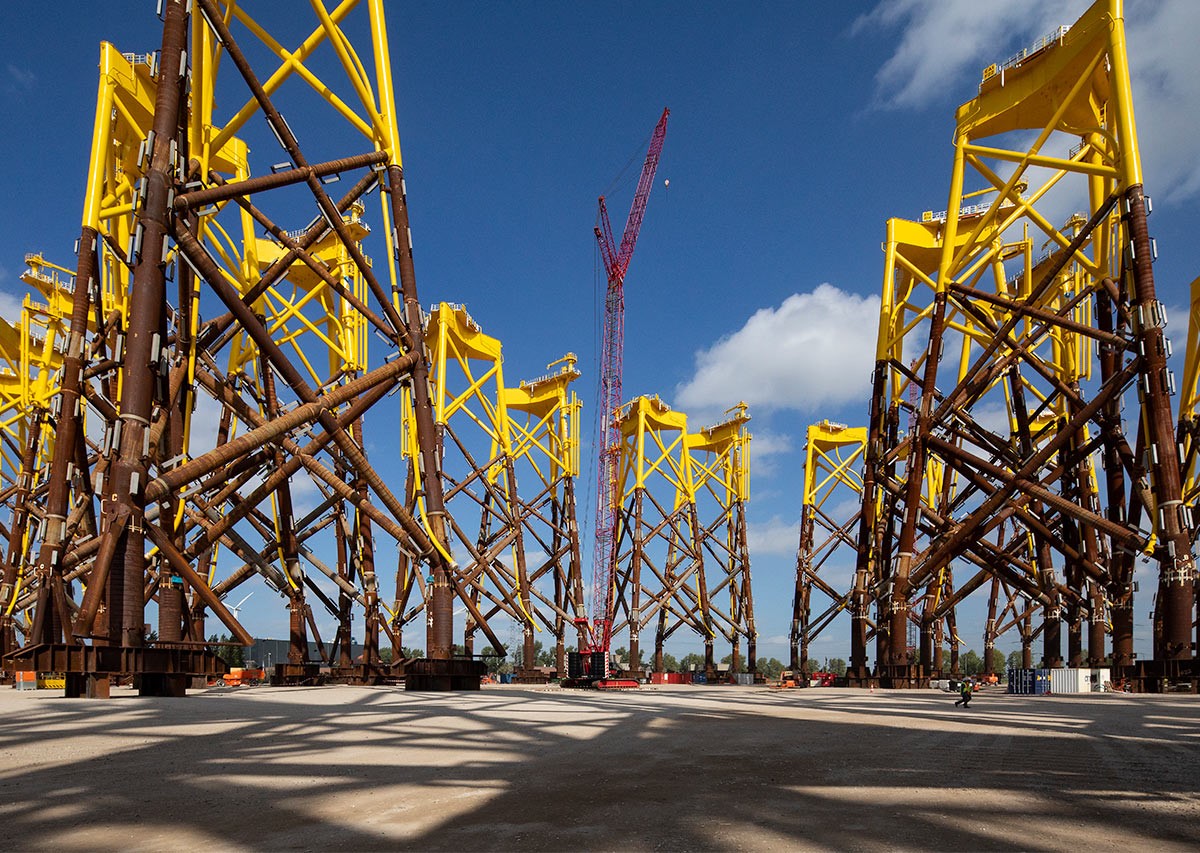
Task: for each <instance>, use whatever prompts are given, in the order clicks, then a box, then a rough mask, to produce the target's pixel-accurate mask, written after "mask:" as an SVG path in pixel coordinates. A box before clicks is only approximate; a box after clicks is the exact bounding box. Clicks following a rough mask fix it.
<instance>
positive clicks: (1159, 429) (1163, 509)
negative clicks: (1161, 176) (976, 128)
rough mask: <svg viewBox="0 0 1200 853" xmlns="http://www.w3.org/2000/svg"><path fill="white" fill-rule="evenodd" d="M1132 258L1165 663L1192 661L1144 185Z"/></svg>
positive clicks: (1178, 489)
mask: <svg viewBox="0 0 1200 853" xmlns="http://www.w3.org/2000/svg"><path fill="white" fill-rule="evenodd" d="M1122 214H1123V216H1124V218H1125V219H1126V224H1127V227H1128V230H1129V251H1130V253H1131V254H1132V256H1133V257H1132V261H1133V264H1132V273H1133V297H1134V313H1135V315H1136V316H1138V317H1139V318H1140V321H1139V322H1135V324H1134V330H1133V331H1134V334H1135V336H1136V337H1137V339H1138V342H1139V344H1140V345H1141V346H1140V351H1141V352H1142V353H1143V355H1142V358H1143V364H1142V370H1141V374H1140V376H1139V377H1138V378H1139V382H1138V390H1139V398H1140V399H1141V403H1142V417H1143V422H1144V424H1145V435H1146V437H1147V439H1148V443H1149V446H1148V448H1147V450H1148V451H1149V452H1148V453H1147V456H1148V457H1149V459H1150V466H1149V467H1150V478H1151V489H1152V491H1153V494H1154V498H1155V507H1156V510H1155V511H1156V513H1157V517H1156V518H1154V519H1152V521H1153V525H1154V530H1155V531H1156V532H1157V534H1158V537H1159V538H1158V542H1159V545H1158V547H1157V553H1156V557H1157V559H1158V563H1159V581H1158V602H1157V604H1156V605H1155V611H1156V613H1158V614H1160V615H1161V618H1162V629H1163V633H1162V643H1163V645H1162V650H1161V654H1162V656H1163V662H1164V663H1166V662H1176V661H1191V660H1193V654H1192V610H1193V605H1194V601H1195V589H1194V587H1195V582H1196V562H1195V559H1194V558H1193V557H1192V551H1191V542H1190V541H1189V536H1188V530H1187V526H1186V525H1185V524H1184V523H1183V514H1182V511H1183V502H1182V500H1181V498H1182V491H1183V487H1182V478H1181V474H1180V470H1179V454H1178V452H1177V451H1176V446H1175V419H1174V417H1173V416H1172V414H1171V397H1170V391H1169V390H1168V384H1167V382H1168V379H1167V354H1166V345H1165V342H1164V336H1163V331H1162V326H1163V325H1164V324H1165V319H1164V318H1162V312H1161V308H1160V303H1159V302H1158V299H1157V297H1156V295H1155V290H1154V271H1153V269H1152V268H1151V263H1152V262H1153V260H1154V258H1153V256H1152V248H1151V245H1150V235H1149V232H1148V231H1147V230H1146V199H1145V195H1144V194H1143V191H1142V185H1141V184H1134V185H1133V186H1131V187H1129V188H1128V189H1127V190H1126V191H1125V199H1124V210H1123V212H1122Z"/></svg>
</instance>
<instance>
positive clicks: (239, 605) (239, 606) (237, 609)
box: [229, 590, 254, 619]
mask: <svg viewBox="0 0 1200 853" xmlns="http://www.w3.org/2000/svg"><path fill="white" fill-rule="evenodd" d="M251 595H254V591H253V590H251V591H250V592H249V593H248V594H247V595H246V598H243V599H242V600H241V601H239V602H238V603H237V604H235V605H233V607H230V608H229V611H230V612H231V613H232V614H233V618H234V619H237V618H238V614H239V613H241V612H242V605H243V604H245V603H246V601H247V599H249V598H250V596H251Z"/></svg>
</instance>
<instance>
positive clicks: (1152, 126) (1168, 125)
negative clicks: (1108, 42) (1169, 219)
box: [1125, 0, 1200, 201]
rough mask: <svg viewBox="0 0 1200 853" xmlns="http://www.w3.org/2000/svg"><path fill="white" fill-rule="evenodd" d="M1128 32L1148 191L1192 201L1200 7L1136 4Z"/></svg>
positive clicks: (1198, 189) (1197, 184) (1198, 170)
mask: <svg viewBox="0 0 1200 853" xmlns="http://www.w3.org/2000/svg"><path fill="white" fill-rule="evenodd" d="M1125 27H1126V35H1127V37H1128V41H1129V64H1130V76H1131V77H1132V81H1133V99H1134V113H1135V114H1136V116H1137V119H1138V144H1139V146H1140V147H1141V152H1142V164H1143V168H1144V170H1145V173H1146V187H1147V189H1149V190H1150V191H1151V192H1152V193H1154V192H1157V193H1159V194H1161V195H1162V197H1163V199H1164V200H1169V201H1182V200H1184V199H1187V198H1192V197H1194V196H1195V195H1197V194H1198V193H1200V156H1198V155H1200V150H1198V148H1200V143H1197V140H1198V139H1200V74H1197V73H1196V33H1198V32H1200V4H1197V3H1195V2H1192V0H1174V2H1170V1H1169V2H1165V3H1154V4H1151V3H1146V2H1139V3H1130V4H1129V5H1128V6H1127V7H1126V9H1125Z"/></svg>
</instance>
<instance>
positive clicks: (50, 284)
mask: <svg viewBox="0 0 1200 853" xmlns="http://www.w3.org/2000/svg"><path fill="white" fill-rule="evenodd" d="M362 5H363V6H364V7H365V11H362V10H360V12H359V13H357V14H359V19H358V20H354V19H353V15H352V14H351V13H352V11H353V10H354V8H355V6H356V4H354V3H347V4H342V5H340V6H338V7H337V9H335V10H333V11H328V10H326V9H325V7H324V5H323V4H322V3H320V2H314V3H313V4H312V7H313V9H314V10H315V16H314V18H313V21H312V25H311V31H310V34H309V35H308V36H307V38H305V39H304V40H303V42H302V43H301V44H299V45H298V46H296V47H295V49H294V50H292V51H290V52H289V51H285V50H284V49H283V48H282V47H280V44H281V42H282V39H276V38H273V37H272V36H271V35H269V33H268V28H267V27H266V26H264V25H263V24H262V23H261V22H257V21H254V20H253V19H252V18H251V17H250V16H249V15H248V14H247V12H246V11H245V10H243V9H241V8H240V7H238V6H237V5H236V4H234V3H232V2H218V0H195V3H194V4H193V3H192V2H185V0H168V2H166V3H165V6H164V10H163V20H164V24H163V38H162V44H161V49H160V50H159V51H158V52H156V53H152V54H148V55H133V54H121V53H120V52H118V51H117V50H116V49H115V48H114V47H113V46H112V45H108V44H104V45H102V47H101V79H100V87H99V93H98V98H97V109H96V124H95V130H94V136H93V142H92V154H91V160H90V163H89V170H88V184H87V190H86V195H85V203H84V214H83V223H82V225H83V227H82V232H81V235H80V239H79V245H78V261H77V267H76V270H75V272H74V279H73V284H72V283H71V282H70V277H69V275H67V274H65V273H66V271H63V270H61V269H59V270H55V269H54V268H53V266H52V265H49V264H47V263H46V262H44V261H43V260H42V259H41V258H40V256H35V257H33V258H31V259H29V263H30V271H29V273H28V274H27V278H26V280H27V281H29V282H30V284H31V285H34V286H37V287H38V288H39V289H40V290H41V291H42V293H43V294H44V295H45V297H46V298H47V300H48V302H49V304H48V305H36V304H34V305H30V304H27V306H26V309H25V315H24V317H23V318H22V320H21V322H20V326H19V327H18V326H17V325H16V324H14V325H8V324H6V325H5V326H4V327H3V328H0V349H2V350H3V356H4V358H5V359H6V361H7V362H8V365H9V368H10V369H9V370H8V371H6V373H8V374H11V377H7V376H6V379H5V383H3V389H2V390H3V392H4V397H3V400H2V401H0V402H2V403H3V405H4V407H5V409H4V414H5V418H6V420H5V422H4V429H3V440H4V458H3V464H2V465H0V470H2V474H3V477H4V483H3V489H4V491H3V497H4V499H5V501H6V503H7V505H8V506H9V507H10V508H11V510H12V515H11V518H10V519H7V520H8V522H9V526H8V528H7V530H5V531H4V532H5V535H6V536H7V537H8V543H9V544H8V549H7V553H6V560H5V564H4V578H3V587H2V589H0V603H2V604H3V624H2V625H0V642H2V643H3V652H4V653H5V654H6V655H7V656H8V657H7V658H6V668H8V669H10V670H11V669H19V670H30V669H32V670H38V671H55V672H64V673H65V674H66V681H67V693H68V695H85V694H86V695H94V696H103V695H107V692H108V686H109V683H110V676H135V677H136V683H137V684H138V685H139V686H140V689H141V691H142V692H143V693H145V694H172V695H178V694H180V693H182V691H183V690H184V688H185V687H186V685H187V683H188V682H189V679H190V678H191V677H193V676H200V675H210V674H216V673H219V672H221V671H223V664H222V663H221V662H220V661H219V660H218V659H217V658H216V657H215V656H214V655H213V653H212V651H211V649H210V648H208V647H206V644H205V632H206V621H207V620H208V619H209V617H210V615H211V616H212V617H215V618H216V620H217V621H218V622H220V623H221V625H222V630H224V631H227V632H228V633H229V634H230V635H231V636H232V638H233V639H234V641H235V642H239V643H244V644H249V643H250V642H251V637H250V636H249V634H248V633H247V632H246V630H245V629H244V628H243V627H242V626H241V625H240V624H239V623H238V621H237V619H236V618H235V617H234V615H233V613H231V612H230V609H229V608H228V607H227V606H226V605H225V604H224V603H223V599H224V597H225V596H226V595H228V594H230V593H231V592H232V591H233V590H234V589H236V588H237V587H238V586H239V585H240V584H242V583H244V582H245V581H246V580H247V579H248V578H251V577H254V576H256V575H257V576H262V577H263V578H265V580H266V582H267V583H268V584H269V585H271V586H272V587H274V588H275V589H276V590H278V591H279V592H280V593H281V594H282V595H283V596H284V597H285V599H286V601H287V606H288V608H289V610H290V614H291V615H290V625H291V651H290V653H289V659H288V661H287V662H286V663H282V664H280V665H279V666H277V667H276V672H275V673H274V676H275V679H276V681H277V682H289V683H313V682H314V681H315V680H317V679H318V678H319V677H320V676H319V674H318V663H317V662H315V661H310V660H309V659H308V641H309V637H310V635H315V632H316V629H317V620H316V619H315V618H314V615H313V612H312V607H311V606H310V601H312V600H313V599H318V600H319V605H320V606H322V607H324V608H325V609H326V610H327V611H328V612H329V613H330V614H332V615H334V616H335V617H336V619H337V622H338V626H339V627H338V629H337V634H336V636H335V637H334V638H333V639H334V646H335V648H334V649H333V650H332V652H327V651H325V650H324V643H321V638H320V637H319V635H315V636H314V639H316V640H317V641H318V642H319V643H321V646H322V652H323V655H324V657H325V659H326V660H327V661H328V662H330V663H333V664H335V673H338V672H339V670H340V674H341V675H343V676H345V677H352V678H356V679H364V680H379V679H381V678H385V677H387V676H389V675H391V674H396V673H398V672H403V671H404V669H403V667H402V666H401V667H396V668H389V667H386V666H384V665H383V664H382V663H381V660H380V655H379V635H380V632H381V630H382V631H384V632H386V633H388V634H389V635H390V636H391V639H392V641H393V647H394V650H395V652H396V654H397V656H399V654H400V650H401V647H400V635H399V628H400V627H401V625H402V624H403V618H402V615H401V614H398V613H396V612H395V611H393V614H392V618H390V619H389V618H385V616H384V615H383V613H382V611H381V598H382V590H381V589H380V584H379V582H378V580H377V568H376V565H375V561H376V546H375V539H376V538H377V537H379V536H381V535H382V536H383V537H384V538H385V540H387V541H390V542H394V543H395V547H396V548H397V549H398V551H399V553H400V555H401V556H402V561H401V565H402V567H403V566H408V567H412V566H419V567H420V568H418V569H417V570H416V571H417V573H418V574H420V575H421V577H423V578H425V577H427V578H428V583H425V584H423V585H422V586H423V589H424V599H423V601H422V604H423V606H424V610H425V613H426V622H427V636H426V645H427V654H426V657H427V660H423V661H419V662H410V665H409V667H408V675H409V686H410V687H411V686H418V687H420V686H424V687H433V688H449V687H471V686H475V687H477V686H478V676H479V674H480V673H481V672H482V664H481V663H480V662H478V661H473V660H466V659H455V658H454V657H453V651H454V649H453V638H452V631H453V607H454V599H455V598H456V597H458V598H459V599H460V600H461V601H462V602H464V604H465V605H466V606H467V607H468V608H469V609H471V611H472V614H473V615H474V616H475V617H476V620H477V622H478V625H479V627H480V628H481V629H483V630H485V631H487V630H488V629H487V626H486V619H485V618H484V617H483V616H482V615H480V614H479V613H478V610H477V608H475V607H474V603H473V597H477V595H476V594H473V593H472V592H471V591H470V590H469V589H468V588H467V585H465V584H464V583H463V581H462V578H461V573H460V569H459V567H458V566H457V565H456V564H455V563H454V561H453V560H452V559H451V557H450V551H449V541H450V540H449V527H450V519H449V518H448V516H447V514H446V512H445V506H444V504H445V499H444V495H443V488H442V476H441V471H440V467H439V460H438V440H439V435H438V429H437V427H436V425H435V422H434V412H433V407H432V404H431V400H430V388H431V384H430V381H429V370H428V366H427V363H426V359H425V357H424V354H425V352H426V350H425V342H424V336H425V330H424V319H425V318H424V317H423V315H422V312H421V309H420V303H419V301H418V297H417V290H416V281H415V277H414V271H413V259H412V248H411V239H410V231H409V225H408V208H407V205H406V200H405V186H404V171H403V167H402V162H401V156H400V147H399V132H398V125H397V117H396V109H395V99H394V96H393V91H392V81H391V72H390V60H389V56H388V38H387V30H386V26H385V22H384V14H383V7H384V4H383V2H382V0H366V2H364V3H363V4H362ZM294 23H295V22H292V21H289V24H294ZM352 23H353V25H354V27H353V31H354V32H363V31H366V32H368V33H369V49H370V51H371V53H370V55H369V56H368V57H366V58H365V59H366V61H364V58H360V57H359V55H358V54H357V53H356V52H355V50H354V47H353V44H352V41H351V39H350V38H349V37H348V36H347V31H346V30H344V29H343V26H349V25H350V24H352ZM251 57H254V59H253V60H252V59H251ZM264 57H265V59H264ZM218 67H219V68H220V69H221V76H220V79H218V75H217V69H218ZM314 93H315V95H314ZM218 94H219V96H220V97H219V100H220V102H221V103H222V104H224V105H226V106H227V107H229V106H231V105H232V106H233V107H234V109H233V111H232V112H228V113H227V114H223V115H218V114H217V111H216V107H215V105H216V103H217V101H218ZM314 105H315V106H314ZM284 106H289V108H291V109H292V110H293V111H291V112H290V114H291V115H292V117H293V118H292V120H293V122H295V123H296V124H297V127H299V126H300V118H301V117H304V123H305V124H306V125H307V126H308V127H309V130H310V132H311V131H316V130H319V131H320V132H319V133H317V132H312V133H311V135H312V136H313V138H314V139H316V140H317V143H316V146H317V147H319V148H320V150H319V151H315V150H312V149H311V148H302V147H301V145H300V143H299V141H298V139H297V135H296V134H295V133H294V132H293V129H292V126H291V125H290V124H289V122H288V121H286V120H285V119H284V117H283V115H282V113H281V112H280V109H281V108H282V107H284ZM258 116H261V119H260V120H265V122H266V125H267V127H268V129H269V130H270V132H271V136H273V137H274V141H275V142H277V143H278V145H279V147H280V148H281V149H282V153H281V154H275V155H273V157H274V160H276V161H279V160H280V158H282V162H274V163H273V164H271V166H270V168H269V169H268V168H266V167H265V165H264V166H261V167H260V169H261V171H262V172H263V173H262V174H260V175H257V176H251V170H250V164H249V160H248V146H247V144H246V142H244V141H243V140H242V138H240V137H239V134H241V133H242V132H243V131H246V132H247V133H253V132H255V131H254V130H253V129H251V128H250V127H249V126H248V124H247V123H248V122H249V121H250V119H251V118H254V117H258ZM304 129H305V128H303V127H300V130H302V131H303V130H304ZM270 138H271V137H264V139H265V140H269V139H270ZM256 147H258V148H263V149H268V148H270V147H271V146H270V145H266V144H262V143H258V144H257V146H256ZM338 179H342V180H343V183H342V184H341V186H342V187H343V188H345V189H343V190H342V191H341V192H340V193H339V194H337V195H336V196H334V195H330V188H331V185H332V184H333V182H334V181H336V180H338ZM376 188H379V189H380V193H379V196H378V197H379V207H378V208H377V211H378V213H377V218H376V222H377V223H380V225H381V228H380V229H379V231H380V232H381V233H379V234H376V236H374V237H369V235H370V233H371V227H370V225H369V223H368V219H367V214H366V211H367V209H368V207H369V206H370V201H371V200H370V198H369V197H370V195H372V194H373V192H374V190H375V189H376ZM305 223H307V224H305ZM296 225H300V226H301V227H299V228H298V229H297V230H291V231H289V230H287V228H288V227H293V228H294V227H295V226H296ZM256 232H261V233H263V234H265V236H257V234H256ZM368 239H373V240H374V241H375V242H376V243H377V245H378V246H379V249H380V254H381V255H382V256H383V257H385V258H387V259H388V262H387V263H386V264H379V263H378V260H376V261H375V262H374V263H373V262H372V260H370V259H369V258H368V257H367V256H366V254H365V249H364V245H365V243H366V241H367V240H368ZM60 272H62V273H64V275H59V273H60ZM370 335H375V336H377V337H378V338H380V339H382V340H383V342H384V346H383V350H384V352H383V354H382V356H377V357H376V358H375V360H374V361H373V362H370V363H369V362H368V353H367V339H368V337H369V336H370ZM51 373H53V381H51V379H50V378H49V375H50V374H51ZM51 386H53V387H52V388H51ZM397 389H401V390H402V392H403V395H402V399H403V400H404V409H405V411H406V412H407V413H408V417H409V420H410V423H409V424H408V425H407V427H406V428H407V430H408V432H409V434H410V435H411V456H412V458H413V460H414V464H413V465H412V469H413V470H412V472H411V473H410V476H409V487H410V488H409V490H408V492H407V493H406V494H405V495H402V496H397V495H396V494H393V492H392V491H391V490H390V489H389V488H388V486H387V485H386V484H385V482H384V479H383V477H381V475H380V473H379V472H378V471H377V470H376V467H375V466H373V465H372V463H371V462H370V461H368V458H367V455H366V452H365V448H366V447H367V442H366V440H365V438H364V423H365V422H366V421H367V415H368V413H369V412H371V411H372V409H373V407H376V406H377V405H378V404H379V403H380V402H381V401H382V400H384V398H385V397H387V396H388V395H389V393H390V392H392V391H395V390H397ZM391 405H393V406H394V405H396V402H395V401H393V403H392V404H391ZM397 420H398V418H397V417H396V416H395V414H394V413H393V414H392V415H391V416H390V418H388V419H387V422H388V423H390V430H394V429H395V428H396V421H397ZM214 427H215V429H214ZM239 427H240V430H239ZM393 435H394V433H393ZM389 443H391V442H389ZM302 505H304V506H309V505H311V507H312V508H311V509H310V510H309V511H306V512H305V511H302V510H301V509H300V507H301V506H302ZM322 537H324V538H323V539H322ZM318 541H325V542H328V543H332V545H330V546H329V547H330V548H334V547H335V548H336V553H337V565H336V566H332V567H328V566H325V565H324V564H323V563H322V562H321V560H320V559H319V558H318V557H317V556H316V554H315V546H314V543H315V542H318ZM305 562H306V563H307V564H308V565H310V566H313V567H315V568H317V569H319V570H320V571H321V572H322V573H325V574H327V575H328V576H329V578H330V580H331V581H332V583H333V584H334V585H335V586H334V587H333V588H335V589H336V592H335V593H332V594H330V593H329V592H328V591H327V590H328V589H330V587H329V585H328V584H324V585H322V584H317V583H315V582H314V579H313V577H311V576H310V575H309V574H308V573H306V571H305V569H304V568H303V567H302V565H303V563H305ZM402 574H403V572H402ZM396 598H397V600H399V599H400V594H399V593H398V594H397V596H396ZM356 605H357V606H356ZM148 606H149V607H151V608H152V609H153V610H156V611H157V625H155V626H152V628H151V626H148V625H147V624H146V623H147V619H146V617H147V613H148V611H147V608H148ZM352 610H357V611H358V612H361V614H363V617H364V619H365V637H366V641H365V646H366V653H365V655H364V656H363V658H362V660H361V661H357V662H356V661H352V660H351V659H350V657H349V647H350V619H351V616H352ZM148 628H151V630H150V631H148ZM151 631H152V632H151ZM496 645H497V647H498V650H500V651H502V647H500V646H499V643H498V642H497V643H496ZM338 664H340V667H337V666H336V665H338Z"/></svg>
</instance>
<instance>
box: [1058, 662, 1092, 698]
mask: <svg viewBox="0 0 1200 853" xmlns="http://www.w3.org/2000/svg"><path fill="white" fill-rule="evenodd" d="M1050 692H1051V693H1091V692H1092V671H1091V670H1090V669H1078V668H1073V667H1066V668H1063V669H1052V670H1050Z"/></svg>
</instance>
